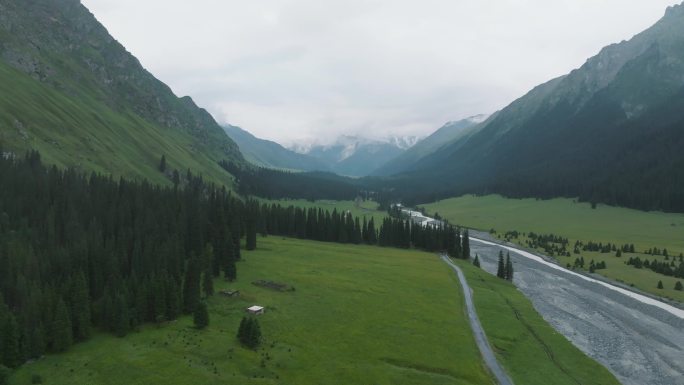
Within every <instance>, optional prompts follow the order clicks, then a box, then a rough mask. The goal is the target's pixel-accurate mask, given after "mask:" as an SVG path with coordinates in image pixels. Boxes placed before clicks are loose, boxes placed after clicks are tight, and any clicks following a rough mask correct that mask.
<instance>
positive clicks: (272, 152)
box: [223, 125, 330, 171]
mask: <svg viewBox="0 0 684 385" xmlns="http://www.w3.org/2000/svg"><path fill="white" fill-rule="evenodd" d="M223 128H224V129H225V130H226V133H227V134H228V136H229V137H230V138H231V139H233V140H234V141H235V142H236V143H237V145H238V147H240V151H241V152H242V155H243V156H244V157H245V159H247V160H248V161H249V162H251V163H253V164H255V165H257V166H261V167H266V168H273V169H284V170H300V171H330V165H329V164H327V163H326V162H323V161H321V160H319V159H316V158H314V157H312V156H308V155H305V154H299V153H297V152H294V151H291V150H288V149H286V148H285V147H283V146H281V145H280V144H278V143H276V142H272V141H270V140H264V139H259V138H257V137H255V136H254V135H252V134H250V133H249V132H247V131H245V130H243V129H242V128H240V127H236V126H231V125H225V126H224V127H223Z"/></svg>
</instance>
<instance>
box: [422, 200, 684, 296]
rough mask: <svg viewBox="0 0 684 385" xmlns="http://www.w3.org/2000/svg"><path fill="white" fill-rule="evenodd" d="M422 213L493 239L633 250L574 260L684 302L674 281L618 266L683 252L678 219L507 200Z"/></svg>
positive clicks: (454, 204) (460, 203)
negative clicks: (557, 239) (507, 236)
mask: <svg viewBox="0 0 684 385" xmlns="http://www.w3.org/2000/svg"><path fill="white" fill-rule="evenodd" d="M422 207H425V208H426V209H427V211H428V212H429V213H435V212H436V213H439V215H441V216H443V217H444V218H447V219H449V220H450V221H451V222H452V223H458V224H460V225H463V226H468V227H472V228H476V229H480V230H490V229H495V230H497V234H498V235H499V236H502V234H504V233H505V232H507V231H513V230H517V231H519V232H522V233H528V232H536V233H538V234H539V233H541V234H549V233H552V234H555V235H559V236H563V237H566V238H568V239H569V241H570V244H571V245H572V244H574V242H575V241H578V240H579V241H584V242H587V241H594V242H602V243H608V242H609V243H613V244H618V245H623V244H634V246H635V248H636V251H637V253H636V254H626V255H624V256H623V257H622V258H616V257H615V256H614V253H608V254H601V253H596V252H582V253H581V254H580V255H581V256H583V257H584V259H585V260H586V263H587V264H588V263H589V261H590V260H591V259H594V260H595V261H596V262H600V261H605V262H606V263H607V265H608V269H606V270H598V271H597V272H598V273H600V274H602V275H604V276H606V277H609V278H612V279H617V280H620V281H623V282H625V283H626V284H633V285H634V286H635V287H637V288H639V289H641V290H645V291H647V292H650V293H653V294H655V295H658V296H662V297H669V298H673V299H677V300H679V301H683V302H684V292H680V291H675V290H674V285H675V282H676V281H678V279H675V278H671V277H665V276H663V275H661V274H656V273H654V272H653V271H650V270H647V269H635V268H633V267H632V266H626V265H625V264H624V262H625V260H626V259H628V258H629V257H632V256H639V257H641V258H642V259H643V258H644V257H645V258H648V259H649V260H653V259H659V260H664V257H656V256H645V255H644V254H643V251H645V250H647V249H650V248H652V247H657V248H659V249H663V248H666V249H667V250H668V252H669V254H670V255H676V256H678V255H679V254H680V253H682V252H684V237H682V229H684V214H668V213H661V212H644V211H638V210H631V209H625V208H619V207H610V206H604V205H598V206H597V208H596V209H592V208H591V205H589V204H588V203H576V202H575V201H573V200H571V199H551V200H536V199H507V198H503V197H500V196H497V195H489V196H484V197H475V196H471V195H468V196H462V197H459V198H452V199H447V200H443V201H439V202H436V203H430V204H426V205H422ZM526 240H527V238H525V237H524V236H523V237H520V238H519V239H517V240H516V239H513V240H512V241H513V242H517V243H519V244H521V245H525V244H526ZM580 255H574V254H573V255H572V256H571V257H558V260H559V261H560V262H561V263H562V264H563V265H565V264H566V263H571V264H572V263H573V262H574V259H575V258H577V257H578V256H580ZM659 280H662V281H663V284H664V289H662V290H660V289H657V288H656V285H657V283H658V281H659ZM683 281H684V280H683Z"/></svg>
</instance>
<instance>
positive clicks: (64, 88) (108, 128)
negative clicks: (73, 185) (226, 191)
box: [0, 0, 243, 185]
mask: <svg viewBox="0 0 684 385" xmlns="http://www.w3.org/2000/svg"><path fill="white" fill-rule="evenodd" d="M0 91H1V92H0V142H2V146H3V147H4V149H5V151H11V152H14V153H18V154H21V153H22V152H23V151H25V150H27V149H36V150H39V151H40V152H41V154H42V156H43V157H44V158H45V159H46V160H47V161H48V162H52V163H55V164H57V165H59V166H66V167H76V168H79V169H82V170H85V171H98V172H103V173H107V174H110V173H111V174H113V175H115V176H119V175H123V176H128V177H143V178H147V179H150V180H152V181H154V182H164V181H166V180H167V178H165V177H164V176H163V175H161V174H160V173H158V172H155V168H156V167H157V165H158V164H159V160H160V158H161V156H162V155H163V154H165V155H166V157H167V160H168V162H169V166H170V168H171V169H173V168H177V169H179V170H180V171H181V172H184V171H185V170H186V169H188V168H190V169H192V170H193V171H194V172H195V173H202V174H203V175H205V176H206V177H207V178H209V179H212V180H214V181H216V182H220V183H224V184H227V185H230V183H231V177H230V175H229V174H228V173H226V172H225V171H223V170H222V169H221V168H220V167H219V166H218V165H217V164H216V163H217V162H218V161H219V160H222V159H228V160H232V161H234V162H242V161H243V158H242V155H241V154H240V152H239V150H238V147H237V145H236V144H235V143H234V142H233V141H232V140H231V139H230V138H229V137H228V136H227V135H226V134H225V132H224V131H223V130H222V129H221V127H220V126H219V125H218V124H217V123H216V122H215V121H214V119H213V118H212V117H211V115H209V113H207V111H205V110H203V109H201V108H199V107H198V106H196V105H195V104H194V102H193V101H192V99H191V98H190V97H182V98H179V97H177V96H176V95H175V94H174V93H173V92H172V91H171V89H170V88H169V87H168V86H166V85H165V84H164V83H162V82H161V81H159V80H157V79H156V78H155V77H154V76H153V75H152V74H150V73H149V72H147V71H146V70H145V69H144V68H143V66H142V65H141V64H140V62H139V61H138V60H137V59H136V58H135V57H134V56H132V55H131V54H130V53H129V52H128V51H126V49H125V48H124V47H123V46H122V45H121V44H119V43H118V42H117V41H116V40H115V39H114V38H113V37H112V36H110V35H109V33H108V32H107V30H106V29H105V28H104V27H103V26H102V25H101V24H100V23H99V22H98V21H97V20H96V19H95V17H94V16H93V15H92V14H91V13H90V12H89V11H88V10H87V9H86V8H85V7H84V6H83V5H82V4H81V3H80V1H78V0H60V1H55V0H35V1H31V2H25V1H20V0H8V1H3V2H0Z"/></svg>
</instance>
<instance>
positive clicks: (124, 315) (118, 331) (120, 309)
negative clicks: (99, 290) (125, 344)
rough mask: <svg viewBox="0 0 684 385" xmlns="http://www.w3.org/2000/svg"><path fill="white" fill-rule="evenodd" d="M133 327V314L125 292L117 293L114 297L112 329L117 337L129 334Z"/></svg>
mask: <svg viewBox="0 0 684 385" xmlns="http://www.w3.org/2000/svg"><path fill="white" fill-rule="evenodd" d="M130 327H131V316H130V312H129V309H128V303H126V297H125V296H124V295H123V294H117V295H116V296H115V297H114V319H113V323H112V331H113V332H114V334H115V335H116V336H117V337H124V336H126V334H128V331H129V329H130Z"/></svg>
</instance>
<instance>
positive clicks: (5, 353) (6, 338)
mask: <svg viewBox="0 0 684 385" xmlns="http://www.w3.org/2000/svg"><path fill="white" fill-rule="evenodd" d="M4 318H5V319H0V359H1V360H0V364H2V365H5V366H7V367H9V368H16V367H18V366H19V365H20V364H21V363H22V361H23V360H22V358H21V353H20V350H19V325H17V320H16V319H15V318H14V315H13V314H12V313H10V312H7V314H6V315H5V317H4Z"/></svg>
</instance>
